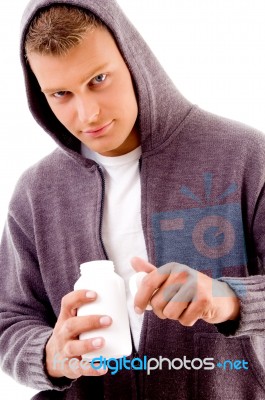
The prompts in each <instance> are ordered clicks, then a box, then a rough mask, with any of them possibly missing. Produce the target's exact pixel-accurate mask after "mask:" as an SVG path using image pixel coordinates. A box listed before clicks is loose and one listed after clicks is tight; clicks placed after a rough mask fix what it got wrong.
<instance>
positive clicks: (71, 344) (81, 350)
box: [63, 336, 105, 358]
mask: <svg viewBox="0 0 265 400" xmlns="http://www.w3.org/2000/svg"><path fill="white" fill-rule="evenodd" d="M104 345H105V339H104V338H103V337H100V336H99V337H94V338H91V339H85V340H77V339H75V340H69V341H68V342H67V343H66V345H65V346H64V349H63V352H64V354H65V356H66V357H69V358H72V357H77V356H78V357H80V356H82V355H84V354H88V353H93V351H95V350H98V349H101V348H103V347H104ZM92 356H93V354H92Z"/></svg>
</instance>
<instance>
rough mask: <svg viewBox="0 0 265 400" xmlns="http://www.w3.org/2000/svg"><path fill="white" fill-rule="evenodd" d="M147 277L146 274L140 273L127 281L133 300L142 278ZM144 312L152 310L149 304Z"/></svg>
mask: <svg viewBox="0 0 265 400" xmlns="http://www.w3.org/2000/svg"><path fill="white" fill-rule="evenodd" d="M146 275H147V272H144V271H140V272H137V273H136V274H134V275H133V276H131V278H130V281H129V287H130V292H131V295H132V297H133V298H134V297H135V295H136V292H137V290H138V289H139V287H140V285H141V282H142V280H143V278H144V277H145V276H146ZM146 310H149V311H150V310H152V306H151V304H148V305H147V307H146Z"/></svg>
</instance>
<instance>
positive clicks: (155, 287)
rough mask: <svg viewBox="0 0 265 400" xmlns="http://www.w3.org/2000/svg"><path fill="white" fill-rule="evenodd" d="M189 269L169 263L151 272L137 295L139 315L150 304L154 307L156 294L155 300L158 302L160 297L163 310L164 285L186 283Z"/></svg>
mask: <svg viewBox="0 0 265 400" xmlns="http://www.w3.org/2000/svg"><path fill="white" fill-rule="evenodd" d="M187 268H188V267H186V266H184V265H181V264H177V263H169V264H165V265H163V266H162V267H160V268H156V269H155V270H153V271H152V272H150V273H149V274H148V275H147V276H146V277H144V278H143V280H142V282H141V285H140V287H139V289H138V292H137V293H136V296H135V300H134V305H135V311H136V312H137V313H138V314H140V313H142V312H143V310H145V308H146V306H147V304H148V303H149V302H150V303H151V305H152V307H153V302H152V300H153V296H154V294H155V296H156V297H154V299H155V298H156V300H157V301H158V296H160V300H159V302H160V303H161V302H162V304H160V308H161V309H162V308H163V307H164V306H165V304H163V300H162V299H163V290H164V288H165V286H164V287H163V289H161V286H162V285H163V284H164V285H168V284H169V285H171V284H172V283H176V284H179V283H181V284H183V283H185V282H186V281H187V279H188V276H189V270H187ZM165 282H166V283H165ZM157 311H158V312H159V310H157ZM160 316H161V314H160ZM161 317H162V316H161Z"/></svg>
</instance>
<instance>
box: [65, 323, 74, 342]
mask: <svg viewBox="0 0 265 400" xmlns="http://www.w3.org/2000/svg"><path fill="white" fill-rule="evenodd" d="M63 331H64V337H65V338H67V337H71V336H72V335H73V333H74V327H73V321H72V318H69V319H68V320H66V321H65V323H64V326H63Z"/></svg>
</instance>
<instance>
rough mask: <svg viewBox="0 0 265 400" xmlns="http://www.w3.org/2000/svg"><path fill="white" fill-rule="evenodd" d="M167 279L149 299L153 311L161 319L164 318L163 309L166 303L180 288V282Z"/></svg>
mask: <svg viewBox="0 0 265 400" xmlns="http://www.w3.org/2000/svg"><path fill="white" fill-rule="evenodd" d="M169 280H170V277H169V278H168V280H167V281H166V282H165V283H164V284H163V285H162V286H161V287H160V288H159V289H158V290H157V291H156V292H155V294H154V295H153V296H152V298H151V300H150V304H151V306H152V309H153V311H154V313H155V314H156V315H157V316H158V317H159V318H161V319H166V318H167V317H166V316H165V315H164V313H163V311H164V309H165V307H166V305H167V304H168V303H169V302H170V301H171V299H172V298H173V297H174V296H175V295H176V293H177V292H178V291H179V289H180V288H181V285H182V283H177V282H173V283H170V282H168V281H169Z"/></svg>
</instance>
